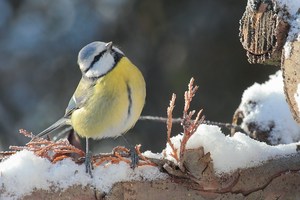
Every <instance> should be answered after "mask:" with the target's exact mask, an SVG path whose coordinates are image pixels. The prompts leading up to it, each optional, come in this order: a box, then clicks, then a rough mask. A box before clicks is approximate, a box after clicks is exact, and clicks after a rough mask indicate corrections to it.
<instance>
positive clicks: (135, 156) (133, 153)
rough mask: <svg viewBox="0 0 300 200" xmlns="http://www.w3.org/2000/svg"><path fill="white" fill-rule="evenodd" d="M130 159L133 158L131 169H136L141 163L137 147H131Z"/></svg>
mask: <svg viewBox="0 0 300 200" xmlns="http://www.w3.org/2000/svg"><path fill="white" fill-rule="evenodd" d="M129 154H130V158H131V163H130V167H131V168H132V169H134V168H136V167H137V166H138V163H139V155H138V152H137V151H136V149H135V147H133V146H132V147H130V151H129Z"/></svg>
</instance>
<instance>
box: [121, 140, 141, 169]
mask: <svg viewBox="0 0 300 200" xmlns="http://www.w3.org/2000/svg"><path fill="white" fill-rule="evenodd" d="M122 136H123V139H124V140H125V142H126V143H127V145H128V146H129V150H130V151H129V154H130V159H131V163H130V167H131V168H132V169H134V168H136V167H137V165H138V163H139V155H138V153H137V152H136V149H135V147H134V146H132V145H131V144H129V142H128V141H127V139H126V138H125V136H124V135H122Z"/></svg>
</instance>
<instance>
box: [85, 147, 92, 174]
mask: <svg viewBox="0 0 300 200" xmlns="http://www.w3.org/2000/svg"><path fill="white" fill-rule="evenodd" d="M91 158H92V152H90V151H88V152H86V154H85V161H84V164H85V172H86V173H87V174H89V175H90V176H91V178H93V174H92V170H93V165H92V160H91Z"/></svg>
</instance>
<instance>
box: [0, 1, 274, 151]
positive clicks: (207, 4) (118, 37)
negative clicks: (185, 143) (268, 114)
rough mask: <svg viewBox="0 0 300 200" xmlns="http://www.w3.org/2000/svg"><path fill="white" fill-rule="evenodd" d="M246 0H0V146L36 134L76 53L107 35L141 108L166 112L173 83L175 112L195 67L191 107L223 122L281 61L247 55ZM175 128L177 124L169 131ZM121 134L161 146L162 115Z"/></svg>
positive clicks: (72, 79)
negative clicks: (141, 93)
mask: <svg viewBox="0 0 300 200" xmlns="http://www.w3.org/2000/svg"><path fill="white" fill-rule="evenodd" d="M245 6H246V1H237V0H211V1H207V0H206V1H204V0H195V1H179V0H177V1H176V0H167V1H159V0H145V1H138V0H103V1H99V0H94V1H83V0H82V1H80V0H53V1H40V0H28V1H18V0H13V1H8V0H2V1H0V149H2V150H7V148H8V146H9V145H23V144H24V143H25V142H27V141H28V138H25V137H24V136H22V135H20V134H19V133H18V129H20V128H24V129H26V130H28V131H32V132H33V133H35V134H36V133H38V132H39V131H41V130H43V129H44V128H46V127H48V126H49V125H50V124H51V123H53V122H54V121H56V120H57V119H58V118H60V117H61V116H62V115H63V114H64V110H65V108H66V106H67V104H68V101H69V99H70V97H71V96H72V94H73V92H74V90H75V88H76V86H77V84H78V82H79V79H80V77H81V73H80V71H79V68H78V66H77V63H76V62H77V54H78V52H79V50H80V49H81V48H82V47H83V46H85V45H86V44H88V43H90V42H92V41H96V40H99V41H105V42H108V41H113V42H114V43H115V44H116V45H118V46H119V47H120V49H121V50H122V51H123V52H125V54H126V55H127V57H129V58H130V59H131V60H132V62H133V63H135V64H136V65H137V66H138V67H139V68H140V70H141V71H142V72H143V74H144V77H145V79H146V83H147V99H146V105H145V108H144V110H143V115H153V116H166V108H167V106H168V104H169V99H170V97H171V94H172V93H173V92H174V93H176V94H177V101H176V107H175V111H174V117H179V116H180V115H181V113H182V107H183V102H184V101H183V93H184V91H185V90H186V88H187V84H188V82H189V80H190V78H191V77H194V78H195V80H196V84H197V85H199V90H198V93H197V95H196V97H195V98H194V101H193V103H192V109H197V110H198V109H200V108H203V109H204V114H205V115H206V119H208V120H212V121H219V122H230V121H231V117H232V115H233V113H234V111H235V109H236V108H237V107H238V105H239V103H240V99H241V96H242V93H243V91H244V90H245V89H246V88H247V87H249V86H250V85H252V84H253V83H254V82H260V83H261V82H264V81H265V80H267V78H268V76H269V75H270V74H273V73H274V72H275V71H276V70H278V68H275V67H270V66H263V65H250V64H249V63H248V62H247V57H246V55H245V51H244V50H243V48H242V46H241V44H240V42H239V37H238V33H239V19H240V18H241V17H242V14H243V12H244V9H245ZM180 131H181V129H180V126H178V125H177V126H175V127H174V131H173V134H178V133H179V132H180ZM127 138H128V140H129V141H130V143H132V144H137V143H141V144H142V150H152V151H153V152H160V151H161V150H162V149H163V148H164V147H165V142H166V128H165V124H163V123H155V122H149V121H139V122H138V123H137V125H136V126H135V127H134V128H133V129H132V130H130V131H129V133H128V134H127ZM123 144H124V141H123V140H122V138H118V139H117V140H113V139H105V140H101V141H99V142H98V141H97V142H93V150H94V152H98V151H110V150H111V149H112V147H113V146H115V145H123Z"/></svg>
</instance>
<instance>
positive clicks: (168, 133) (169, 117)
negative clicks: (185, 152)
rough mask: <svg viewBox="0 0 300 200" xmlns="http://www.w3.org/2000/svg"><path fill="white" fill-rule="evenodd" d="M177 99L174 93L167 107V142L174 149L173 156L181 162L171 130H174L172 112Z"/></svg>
mask: <svg viewBox="0 0 300 200" xmlns="http://www.w3.org/2000/svg"><path fill="white" fill-rule="evenodd" d="M175 100H176V95H175V94H174V93H173V94H172V98H171V100H170V105H169V107H168V108H167V116H168V119H167V143H168V144H169V145H170V147H171V149H172V153H171V156H172V157H173V158H174V159H175V160H176V161H177V162H179V158H178V155H177V148H175V146H174V145H173V143H172V142H171V131H172V120H173V118H172V113H173V109H174V107H175Z"/></svg>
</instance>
